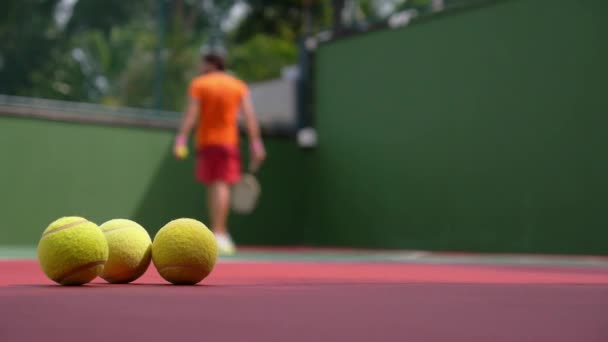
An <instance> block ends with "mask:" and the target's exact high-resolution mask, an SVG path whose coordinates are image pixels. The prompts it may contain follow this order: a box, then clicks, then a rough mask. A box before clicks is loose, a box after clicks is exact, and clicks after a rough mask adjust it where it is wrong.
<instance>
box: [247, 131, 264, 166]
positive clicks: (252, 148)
mask: <svg viewBox="0 0 608 342" xmlns="http://www.w3.org/2000/svg"><path fill="white" fill-rule="evenodd" d="M249 153H250V154H249V171H250V172H256V171H257V170H258V169H259V168H260V167H261V166H262V163H263V162H264V160H265V159H266V149H265V148H264V143H263V142H262V139H256V140H253V141H251V142H250V144H249Z"/></svg>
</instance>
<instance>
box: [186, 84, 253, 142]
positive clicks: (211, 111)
mask: <svg viewBox="0 0 608 342" xmlns="http://www.w3.org/2000/svg"><path fill="white" fill-rule="evenodd" d="M247 91H248V90H247V85H246V84H245V83H244V82H243V81H241V80H239V79H237V78H235V77H232V76H230V75H228V74H225V73H223V72H213V73H210V74H206V75H202V76H199V77H197V78H195V79H193V80H192V82H191V83H190V97H192V98H193V99H196V100H198V101H199V107H200V114H199V115H200V116H199V120H198V122H199V123H198V127H197V129H196V145H197V147H199V148H201V147H204V146H208V145H227V146H237V145H238V143H239V131H238V123H237V119H238V113H239V109H240V107H241V101H242V100H243V96H245V94H247Z"/></svg>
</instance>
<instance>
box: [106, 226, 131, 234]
mask: <svg viewBox="0 0 608 342" xmlns="http://www.w3.org/2000/svg"><path fill="white" fill-rule="evenodd" d="M127 228H139V227H138V226H135V225H129V226H120V227H114V228H108V229H102V231H103V233H104V234H107V233H110V232H113V231H115V230H120V229H127Z"/></svg>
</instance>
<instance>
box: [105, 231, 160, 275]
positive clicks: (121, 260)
mask: <svg viewBox="0 0 608 342" xmlns="http://www.w3.org/2000/svg"><path fill="white" fill-rule="evenodd" d="M99 228H101V231H102V232H103V233H104V235H105V236H106V240H108V247H109V250H110V255H109V257H108V261H107V262H106V265H105V267H104V268H103V271H102V272H101V274H100V275H99V276H100V277H101V278H103V279H104V280H106V281H107V282H109V283H114V284H121V283H122V284H124V283H130V282H132V281H134V280H136V279H137V278H139V277H141V276H142V275H143V274H144V273H145V272H146V270H147V269H148V266H149V265H150V260H151V258H152V239H150V235H149V234H148V232H147V231H146V230H145V229H144V227H142V226H140V225H139V224H138V223H137V222H133V221H131V220H125V219H114V220H110V221H108V222H105V223H104V224H102V225H101V226H99Z"/></svg>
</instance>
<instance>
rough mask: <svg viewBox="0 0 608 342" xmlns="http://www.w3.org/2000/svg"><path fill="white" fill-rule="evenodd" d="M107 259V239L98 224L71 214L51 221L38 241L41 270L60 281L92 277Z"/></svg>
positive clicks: (74, 282) (69, 282) (79, 282)
mask: <svg viewBox="0 0 608 342" xmlns="http://www.w3.org/2000/svg"><path fill="white" fill-rule="evenodd" d="M106 260H108V243H107V242H106V238H105V237H104V236H103V233H102V232H101V230H100V229H99V227H97V225H96V224H95V223H93V222H91V221H88V220H87V219H85V218H82V217H77V216H70V217H63V218H60V219H58V220H56V221H54V222H53V223H51V224H50V225H49V226H48V227H47V228H46V229H45V230H44V232H43V233H42V237H41V238H40V242H39V243H38V261H39V263H40V266H41V268H42V271H43V272H44V274H46V276H47V277H49V278H50V279H51V280H53V281H55V282H57V283H59V284H61V285H82V284H86V283H88V282H90V281H91V280H93V279H95V277H97V276H98V275H99V273H100V272H101V270H102V269H103V266H104V264H105V263H106Z"/></svg>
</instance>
